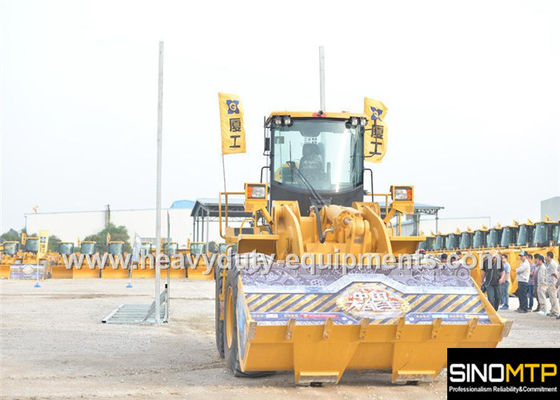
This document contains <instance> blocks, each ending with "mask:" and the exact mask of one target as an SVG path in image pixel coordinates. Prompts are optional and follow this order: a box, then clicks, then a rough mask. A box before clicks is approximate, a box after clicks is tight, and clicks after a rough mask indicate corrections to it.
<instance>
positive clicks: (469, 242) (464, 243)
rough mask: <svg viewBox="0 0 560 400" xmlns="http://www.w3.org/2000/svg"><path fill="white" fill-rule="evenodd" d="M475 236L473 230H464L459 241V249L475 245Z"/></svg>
mask: <svg viewBox="0 0 560 400" xmlns="http://www.w3.org/2000/svg"><path fill="white" fill-rule="evenodd" d="M473 236H474V234H473V233H472V232H471V231H465V232H462V233H461V239H460V241H459V249H461V250H466V249H470V248H471V247H473Z"/></svg>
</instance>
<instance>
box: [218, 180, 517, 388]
mask: <svg viewBox="0 0 560 400" xmlns="http://www.w3.org/2000/svg"><path fill="white" fill-rule="evenodd" d="M250 185H251V184H247V185H246V193H245V196H246V198H247V197H248V196H249V193H248V192H247V187H249V186H250ZM410 191H411V195H410V198H407V199H404V200H397V199H396V198H395V195H394V193H393V202H392V205H391V210H390V213H389V214H390V215H388V218H391V216H393V215H395V213H398V212H402V211H399V210H405V211H407V212H410V207H411V206H413V197H412V188H411V187H410ZM271 209H272V212H271V213H270V215H267V214H268V213H267V212H266V209H262V208H261V209H258V207H251V210H252V212H254V214H255V222H257V221H258V218H257V215H262V216H263V217H264V220H268V221H267V222H268V227H269V228H271V229H269V228H267V227H266V226H264V225H257V224H256V223H255V225H254V232H253V233H252V234H240V235H238V236H236V237H231V236H226V241H228V242H236V243H237V251H238V253H239V254H242V253H250V252H253V251H255V252H256V253H258V254H266V255H269V256H270V255H275V259H276V261H275V262H274V264H273V265H272V267H271V269H270V271H269V272H268V274H264V275H263V274H261V273H260V272H255V271H253V272H251V268H249V271H245V270H242V271H241V272H235V270H232V271H230V270H226V271H224V272H223V274H222V277H223V278H224V279H225V284H224V285H223V287H222V290H221V292H220V293H221V294H220V301H222V302H223V304H222V305H221V306H220V307H219V312H220V318H223V322H224V338H225V339H224V343H225V344H224V346H225V348H226V350H225V354H226V359H227V358H228V357H229V356H228V351H230V352H231V350H228V349H229V348H233V346H236V351H237V353H236V354H237V355H236V357H238V361H239V366H238V367H236V368H239V370H240V371H242V373H250V372H251V371H276V370H291V371H293V372H294V380H295V382H296V383H299V384H307V383H314V382H322V383H329V382H330V383H336V382H338V381H339V380H340V378H341V377H342V375H343V373H344V371H345V370H348V369H353V370H371V369H379V370H391V371H392V379H393V381H394V382H398V381H423V380H432V379H433V378H435V376H437V375H438V374H439V372H440V371H441V369H442V368H445V366H446V360H447V349H448V348H449V347H495V346H496V345H497V344H498V343H499V342H500V340H501V339H502V338H503V337H504V336H506V335H507V334H508V333H509V329H510V326H511V323H510V322H508V321H506V320H504V319H502V318H501V317H500V316H499V315H498V314H497V313H496V312H495V310H494V309H493V308H492V306H491V305H490V304H489V302H488V301H487V299H486V298H485V297H484V295H483V294H482V293H481V292H480V289H479V288H478V286H477V285H476V284H475V283H474V282H473V280H472V279H471V278H470V276H469V271H468V269H466V268H459V269H458V270H457V271H454V272H452V273H451V274H448V272H447V271H446V270H445V269H444V268H443V266H438V267H437V268H436V270H435V271H434V270H433V269H428V268H426V267H427V266H426V265H422V264H414V265H413V266H412V267H410V268H409V269H408V270H402V271H393V269H394V266H395V265H394V261H393V262H391V261H389V262H388V263H387V262H385V261H382V262H381V263H380V264H377V269H374V270H371V269H367V268H366V269H362V268H358V269H356V270H349V272H348V273H343V272H342V267H343V266H344V265H347V263H346V262H345V259H344V258H342V256H341V255H352V256H354V257H363V256H370V257H374V256H379V257H381V259H382V260H383V258H382V257H383V256H386V255H388V254H394V255H395V256H399V255H405V254H411V253H414V251H415V250H416V248H417V246H418V243H419V242H422V241H424V240H425V237H406V236H394V235H392V234H391V230H390V229H388V228H387V219H386V220H384V219H382V218H381V216H380V215H379V213H378V210H379V205H378V204H376V203H367V202H356V203H354V204H353V206H352V207H342V206H337V205H327V206H324V207H322V208H321V210H320V212H319V215H317V214H316V213H315V212H314V211H312V212H311V213H310V215H309V216H302V215H301V213H300V210H299V206H298V202H296V201H273V202H272V207H271ZM259 213H261V214H259ZM317 219H319V220H320V223H321V224H320V226H321V227H322V229H324V232H325V237H324V240H321V238H320V237H319V233H318V232H319V231H318V229H317V226H318V221H317ZM226 232H229V233H231V232H232V230H228V229H226ZM288 255H297V256H298V259H299V260H306V261H302V262H300V263H299V264H298V265H296V266H293V265H290V263H289V260H287V257H288ZM329 255H330V256H331V257H333V258H331V260H335V261H334V262H332V263H331V264H330V268H327V269H325V270H320V271H319V270H317V271H315V273H313V274H311V273H309V267H310V266H311V265H313V264H314V263H319V264H320V263H321V262H323V263H324V260H325V258H323V257H328V256H329ZM337 256H339V258H337ZM254 267H255V265H253V266H252V268H254ZM288 267H289V268H288ZM257 270H258V268H257ZM228 275H229V276H228ZM232 280H233V281H234V282H232ZM434 282H436V284H434ZM235 342H236V343H235ZM228 362H229V361H228ZM240 373H241V372H240Z"/></svg>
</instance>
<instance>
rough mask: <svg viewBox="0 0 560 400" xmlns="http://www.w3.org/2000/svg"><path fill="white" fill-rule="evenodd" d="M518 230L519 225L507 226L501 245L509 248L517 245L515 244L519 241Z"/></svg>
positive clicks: (503, 232)
mask: <svg viewBox="0 0 560 400" xmlns="http://www.w3.org/2000/svg"><path fill="white" fill-rule="evenodd" d="M518 232H519V227H518V226H506V227H505V228H504V230H503V231H502V239H501V242H500V245H501V247H504V248H506V249H507V248H508V247H509V246H515V244H516V243H517V234H518Z"/></svg>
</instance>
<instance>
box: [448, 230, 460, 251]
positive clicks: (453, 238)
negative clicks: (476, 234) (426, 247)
mask: <svg viewBox="0 0 560 400" xmlns="http://www.w3.org/2000/svg"><path fill="white" fill-rule="evenodd" d="M457 248H459V235H458V234H457V233H450V234H449V235H447V240H446V242H445V249H446V250H455V249H457Z"/></svg>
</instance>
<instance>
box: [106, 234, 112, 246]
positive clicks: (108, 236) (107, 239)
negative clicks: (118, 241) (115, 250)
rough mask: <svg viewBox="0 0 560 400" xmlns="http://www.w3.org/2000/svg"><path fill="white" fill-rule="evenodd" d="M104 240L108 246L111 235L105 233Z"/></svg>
mask: <svg viewBox="0 0 560 400" xmlns="http://www.w3.org/2000/svg"><path fill="white" fill-rule="evenodd" d="M105 239H106V241H107V244H109V242H110V241H111V234H110V233H109V232H107V235H106V236H105Z"/></svg>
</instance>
